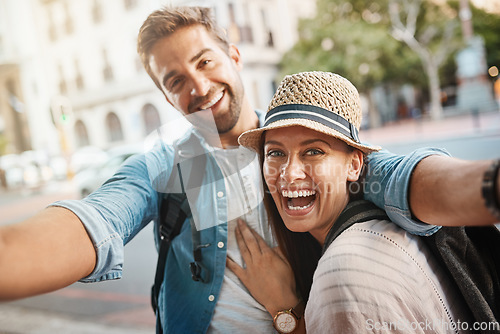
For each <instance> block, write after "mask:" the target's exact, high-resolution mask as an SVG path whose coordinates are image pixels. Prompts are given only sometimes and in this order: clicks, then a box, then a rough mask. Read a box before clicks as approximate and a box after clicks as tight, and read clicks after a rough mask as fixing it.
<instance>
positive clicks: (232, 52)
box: [229, 44, 243, 71]
mask: <svg viewBox="0 0 500 334" xmlns="http://www.w3.org/2000/svg"><path fill="white" fill-rule="evenodd" d="M229 57H230V58H231V59H232V60H233V61H234V64H235V65H236V68H237V69H238V71H241V69H242V68H243V59H242V58H241V55H240V50H238V48H237V47H236V45H234V44H229Z"/></svg>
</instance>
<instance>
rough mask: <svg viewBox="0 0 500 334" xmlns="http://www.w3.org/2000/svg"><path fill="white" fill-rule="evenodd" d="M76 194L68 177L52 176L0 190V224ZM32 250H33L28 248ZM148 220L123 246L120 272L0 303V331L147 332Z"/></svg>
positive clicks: (150, 326) (152, 262)
mask: <svg viewBox="0 0 500 334" xmlns="http://www.w3.org/2000/svg"><path fill="white" fill-rule="evenodd" d="M73 198H77V194H76V192H75V191H74V190H73V188H72V185H71V183H67V182H63V183H61V182H58V183H54V184H49V185H47V186H46V187H44V188H42V189H39V190H37V191H34V192H22V191H17V192H12V193H5V192H3V193H2V192H0V212H1V216H0V225H5V224H9V223H13V222H16V221H19V220H22V219H24V218H27V217H29V216H31V215H33V214H34V213H36V212H37V211H39V210H41V209H43V208H44V207H45V206H47V205H48V204H50V203H52V202H54V201H57V200H61V199H73ZM34 251H36V250H34ZM156 258H157V254H156V250H155V249H154V242H153V233H152V226H148V227H146V228H145V229H144V230H143V231H142V232H141V233H140V234H139V235H138V236H137V237H136V238H135V239H134V240H133V241H132V242H131V243H130V244H128V245H127V247H126V249H125V259H126V260H125V261H126V263H125V266H124V270H123V278H122V279H120V280H116V281H108V282H100V283H95V284H83V283H75V284H73V285H71V286H69V287H67V288H65V289H62V290H60V291H56V292H53V293H49V294H46V295H42V296H37V297H33V298H28V299H24V300H20V301H15V302H10V303H0V334H14V333H16V334H18V333H19V334H21V333H23V334H24V333H33V334H35V333H36V334H49V333H78V334H90V333H126V334H142V333H153V332H154V327H155V317H154V314H153V311H152V309H151V306H150V295H149V293H150V288H151V285H152V282H153V280H154V270H155V266H156Z"/></svg>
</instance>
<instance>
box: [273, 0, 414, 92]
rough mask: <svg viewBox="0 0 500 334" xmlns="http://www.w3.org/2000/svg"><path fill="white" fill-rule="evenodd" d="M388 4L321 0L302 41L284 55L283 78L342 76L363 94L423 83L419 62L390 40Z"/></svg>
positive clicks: (305, 26) (302, 29)
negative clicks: (386, 84) (381, 86)
mask: <svg viewBox="0 0 500 334" xmlns="http://www.w3.org/2000/svg"><path fill="white" fill-rule="evenodd" d="M386 8H387V3H386V2H384V1H371V2H367V1H356V0H353V1H350V2H345V1H342V0H318V3H317V13H318V14H317V16H316V17H315V18H314V19H309V20H303V21H301V23H300V27H299V35H300V37H299V41H298V43H297V44H296V45H295V46H294V48H293V49H292V50H291V51H290V52H288V53H287V54H285V56H284V58H283V60H282V62H281V65H282V72H281V75H285V74H290V73H294V72H300V71H307V70H321V71H330V72H335V73H339V74H340V75H343V76H345V77H347V78H349V80H350V81H351V82H353V84H354V85H356V87H358V89H359V90H361V91H365V90H368V89H370V88H372V87H373V86H375V85H377V84H380V83H384V82H393V83H401V82H420V83H421V82H422V80H423V76H422V74H421V72H422V71H421V69H419V68H418V67H419V64H418V58H417V57H416V55H414V54H413V53H412V52H410V50H408V48H406V47H404V46H403V45H402V44H401V43H399V42H398V41H396V40H394V39H393V38H392V37H391V36H390V35H389V33H388V32H389V28H388V27H389V23H390V22H389V17H388V15H387V12H386Z"/></svg>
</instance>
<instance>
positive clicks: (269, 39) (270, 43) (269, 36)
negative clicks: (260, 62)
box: [261, 9, 274, 48]
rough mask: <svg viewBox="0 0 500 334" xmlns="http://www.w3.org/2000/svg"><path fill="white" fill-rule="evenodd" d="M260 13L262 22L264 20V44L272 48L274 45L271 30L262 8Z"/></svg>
mask: <svg viewBox="0 0 500 334" xmlns="http://www.w3.org/2000/svg"><path fill="white" fill-rule="evenodd" d="M261 14H262V22H264V31H266V45H267V46H268V47H270V48H272V47H274V39H273V32H272V31H271V27H270V26H269V20H268V18H267V15H266V12H265V11H264V9H262V11H261Z"/></svg>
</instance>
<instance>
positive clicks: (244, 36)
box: [240, 3, 253, 43]
mask: <svg viewBox="0 0 500 334" xmlns="http://www.w3.org/2000/svg"><path fill="white" fill-rule="evenodd" d="M248 12H249V11H248V4H246V3H243V13H248ZM246 18H247V20H248V16H247V17H246ZM240 37H241V42H242V43H253V32H252V27H251V26H250V25H249V24H248V22H245V24H244V25H243V26H241V27H240Z"/></svg>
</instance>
